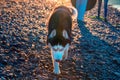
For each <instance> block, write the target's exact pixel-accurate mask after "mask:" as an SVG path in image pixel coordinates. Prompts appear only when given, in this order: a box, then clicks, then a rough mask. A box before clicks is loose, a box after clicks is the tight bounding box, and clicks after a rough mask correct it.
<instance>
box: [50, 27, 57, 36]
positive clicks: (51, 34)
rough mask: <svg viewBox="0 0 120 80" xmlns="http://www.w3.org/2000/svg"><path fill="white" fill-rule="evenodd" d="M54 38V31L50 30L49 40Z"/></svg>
mask: <svg viewBox="0 0 120 80" xmlns="http://www.w3.org/2000/svg"><path fill="white" fill-rule="evenodd" d="M55 36H56V30H55V29H54V30H52V32H51V33H50V35H49V38H53V37H55Z"/></svg>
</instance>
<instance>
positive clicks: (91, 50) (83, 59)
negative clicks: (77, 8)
mask: <svg viewBox="0 0 120 80" xmlns="http://www.w3.org/2000/svg"><path fill="white" fill-rule="evenodd" d="M109 25H110V24H109ZM111 26H112V25H111ZM103 27H104V26H103ZM110 28H111V27H110ZM79 29H80V34H81V36H82V37H81V38H79V42H80V44H77V45H76V49H79V50H80V51H79V52H74V53H77V56H76V58H77V59H76V73H77V75H82V77H83V78H85V79H90V76H89V75H92V76H93V77H94V74H95V73H96V77H99V75H103V74H104V75H105V76H107V74H105V73H107V71H104V70H102V69H104V67H107V68H108V67H109V65H107V64H112V62H111V59H110V56H114V54H117V52H116V48H115V47H114V46H113V45H111V44H109V43H108V42H107V41H104V40H102V39H101V38H100V37H97V36H95V35H93V34H92V33H91V32H90V31H89V30H88V29H87V27H86V26H79ZM113 53H114V54H113ZM78 54H79V55H78ZM79 58H80V59H79ZM102 62H103V63H104V62H105V63H104V64H103V65H105V66H102V65H100V64H101V63H102ZM100 70H101V71H100ZM99 71H100V73H97V72H99Z"/></svg>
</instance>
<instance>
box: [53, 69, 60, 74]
mask: <svg viewBox="0 0 120 80" xmlns="http://www.w3.org/2000/svg"><path fill="white" fill-rule="evenodd" d="M53 72H54V74H60V73H61V72H60V70H54V71H53Z"/></svg>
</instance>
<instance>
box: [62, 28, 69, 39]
mask: <svg viewBox="0 0 120 80" xmlns="http://www.w3.org/2000/svg"><path fill="white" fill-rule="evenodd" d="M63 37H64V38H65V39H69V37H68V33H67V31H66V30H63Z"/></svg>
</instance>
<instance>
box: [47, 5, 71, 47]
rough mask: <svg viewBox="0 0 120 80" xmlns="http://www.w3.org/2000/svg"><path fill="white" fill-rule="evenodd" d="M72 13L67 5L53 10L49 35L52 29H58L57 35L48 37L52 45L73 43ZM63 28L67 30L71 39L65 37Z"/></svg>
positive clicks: (49, 24)
mask: <svg viewBox="0 0 120 80" xmlns="http://www.w3.org/2000/svg"><path fill="white" fill-rule="evenodd" d="M71 15H72V13H71V11H70V10H69V9H68V8H67V7H65V6H59V7H57V8H55V10H54V11H53V13H52V15H51V17H50V19H49V23H48V36H49V35H50V33H51V31H52V30H54V29H55V30H56V32H57V33H56V36H55V37H54V38H52V39H50V38H49V37H48V38H47V42H49V43H51V45H57V44H58V43H59V44H61V45H63V46H65V45H66V44H67V43H71V29H72V17H71ZM63 30H66V31H67V33H68V36H69V39H65V38H64V37H63V35H62V32H63Z"/></svg>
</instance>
